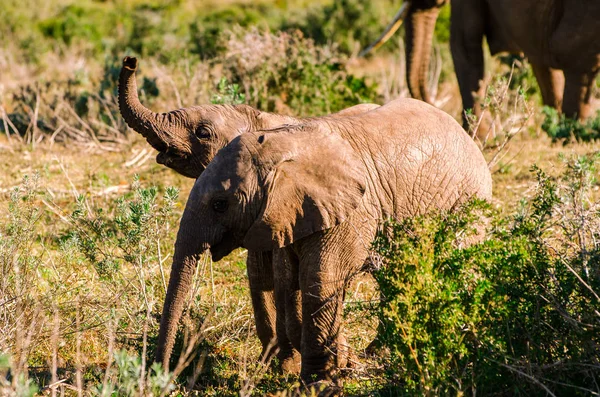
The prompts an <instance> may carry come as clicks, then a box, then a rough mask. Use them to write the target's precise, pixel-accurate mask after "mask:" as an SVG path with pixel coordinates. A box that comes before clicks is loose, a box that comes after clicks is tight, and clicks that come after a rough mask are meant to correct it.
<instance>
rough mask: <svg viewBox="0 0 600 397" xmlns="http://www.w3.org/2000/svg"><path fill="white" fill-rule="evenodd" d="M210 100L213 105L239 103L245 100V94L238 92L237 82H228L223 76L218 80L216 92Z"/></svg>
mask: <svg viewBox="0 0 600 397" xmlns="http://www.w3.org/2000/svg"><path fill="white" fill-rule="evenodd" d="M210 102H211V103H212V104H214V105H241V104H243V103H245V102H246V96H245V95H244V94H242V93H241V92H240V86H239V85H238V84H229V82H228V81H227V79H226V78H225V77H222V78H221V80H219V85H218V86H217V93H215V94H214V95H213V97H212V98H211V100H210Z"/></svg>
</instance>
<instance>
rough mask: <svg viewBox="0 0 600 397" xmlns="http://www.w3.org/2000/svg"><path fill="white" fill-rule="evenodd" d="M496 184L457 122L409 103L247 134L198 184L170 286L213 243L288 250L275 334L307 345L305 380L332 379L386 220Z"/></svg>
mask: <svg viewBox="0 0 600 397" xmlns="http://www.w3.org/2000/svg"><path fill="white" fill-rule="evenodd" d="M491 192H492V180H491V175H490V172H489V170H488V167H487V164H486V162H485V160H484V158H483V156H482V154H481V152H480V151H479V149H478V148H477V146H476V144H475V143H474V142H473V141H472V140H471V139H470V137H469V136H468V135H467V134H466V133H465V131H464V130H463V129H462V128H461V126H460V125H458V123H456V121H455V120H454V119H452V118H451V117H450V116H449V115H447V114H445V113H444V112H442V111H440V110H438V109H436V108H434V107H432V106H430V105H428V104H426V103H425V102H421V101H416V100H413V99H399V100H396V101H393V102H390V103H388V104H387V105H384V106H382V107H379V108H377V109H374V110H371V111H369V112H366V113H363V114H359V115H355V116H348V117H337V118H333V117H332V118H322V119H317V120H310V121H307V122H305V123H301V124H298V125H295V126H282V127H280V128H277V129H272V130H264V131H255V132H249V133H246V134H242V135H240V136H238V137H236V138H235V139H234V140H233V141H231V143H229V144H228V145H227V146H226V147H225V148H224V149H223V150H221V151H220V152H219V153H217V155H216V156H215V158H214V159H213V161H212V162H211V163H210V164H209V165H208V167H207V168H206V170H205V171H204V172H203V173H202V175H201V176H200V177H199V178H198V179H197V180H196V183H195V184H194V187H193V189H192V191H191V193H190V196H189V198H188V201H187V205H186V208H185V211H184V214H183V217H182V219H181V223H180V229H179V232H178V234H177V241H176V243H175V253H174V258H173V270H172V273H171V280H170V283H169V290H170V291H172V292H174V293H175V294H176V298H175V299H183V297H184V296H186V295H187V294H188V293H189V280H191V278H192V276H193V274H194V270H195V258H196V257H197V256H198V255H199V254H201V253H202V252H204V251H205V250H210V252H211V254H212V258H213V260H215V261H218V260H219V259H221V258H223V257H224V256H225V255H227V254H229V253H230V252H231V251H232V250H233V249H235V248H237V247H240V246H242V247H246V248H247V249H248V250H253V251H255V252H269V251H270V250H274V249H283V252H284V253H285V255H286V256H287V257H288V259H289V261H288V262H284V263H287V266H284V267H281V268H275V269H274V271H275V275H276V277H277V280H278V282H277V283H276V284H275V293H276V296H277V297H278V300H279V299H282V300H283V302H282V303H281V304H284V305H286V310H285V314H286V319H285V327H278V328H277V335H278V338H281V339H287V340H289V341H291V343H292V344H293V345H294V346H295V347H296V348H297V349H298V350H299V351H300V352H301V359H302V363H301V377H302V379H303V380H304V381H305V382H307V383H310V382H313V381H319V380H329V379H331V378H333V377H334V374H335V370H336V368H337V367H338V366H339V360H340V358H342V359H343V356H344V355H345V353H346V350H347V349H346V347H345V346H344V345H343V341H341V340H340V337H339V336H340V333H339V331H340V326H341V318H342V304H343V298H344V287H345V285H346V283H347V281H348V280H349V279H350V277H351V276H352V275H353V274H355V273H356V272H357V271H358V270H359V269H360V267H361V266H362V265H363V263H364V262H365V260H366V259H367V258H368V255H369V246H370V243H371V241H372V240H373V238H374V236H375V233H376V231H377V228H378V227H379V226H380V225H381V221H382V220H383V219H387V218H389V217H394V218H396V219H403V218H406V217H410V216H415V215H418V214H424V213H428V212H431V211H437V210H443V209H451V208H454V207H456V206H458V205H460V204H461V203H464V202H465V201H467V200H468V199H469V198H471V197H474V196H476V197H480V198H483V199H489V198H490V197H491ZM298 305H301V312H300V313H301V315H300V316H298V315H296V314H295V313H297V311H296V308H297V307H298ZM166 310H168V308H166ZM164 315H165V313H163V318H164ZM178 315H179V313H173V317H174V318H178ZM298 317H300V318H298ZM164 325H165V324H161V333H162V332H163V329H162V327H163V326H164ZM340 356H341V357H340Z"/></svg>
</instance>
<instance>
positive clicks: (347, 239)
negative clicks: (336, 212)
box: [294, 216, 375, 383]
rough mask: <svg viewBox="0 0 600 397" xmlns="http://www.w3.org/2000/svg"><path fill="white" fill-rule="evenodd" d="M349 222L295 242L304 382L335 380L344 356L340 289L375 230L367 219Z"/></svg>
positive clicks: (365, 252) (357, 266)
mask: <svg viewBox="0 0 600 397" xmlns="http://www.w3.org/2000/svg"><path fill="white" fill-rule="evenodd" d="M360 219H364V216H363V217H361V218H360ZM363 222H364V221H363ZM353 223H354V222H345V223H343V224H340V225H338V226H336V227H334V228H332V229H328V230H326V231H323V232H319V233H315V234H313V235H311V236H309V237H307V238H305V239H303V240H302V241H301V242H300V243H298V244H295V245H294V251H295V252H296V254H297V255H298V259H299V281H300V289H301V291H302V341H301V355H302V369H301V372H300V376H301V378H302V380H303V381H305V382H307V383H311V382H315V381H321V380H331V379H333V376H334V374H335V371H336V369H337V368H338V367H339V366H344V365H345V363H346V361H347V356H348V346H347V344H346V341H345V339H344V338H343V336H342V334H341V328H342V309H343V301H344V289H345V287H346V284H347V281H348V279H349V277H350V275H352V274H353V273H354V272H356V271H358V270H359V269H360V268H361V266H362V265H363V263H364V261H365V259H366V258H367V256H368V250H369V243H370V241H372V238H373V236H374V234H375V227H374V226H373V225H370V223H369V222H364V223H363V224H362V225H361V226H358V227H355V226H356V225H353ZM372 226H373V227H372ZM359 229H360V230H359Z"/></svg>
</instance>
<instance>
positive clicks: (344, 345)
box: [336, 335, 362, 369]
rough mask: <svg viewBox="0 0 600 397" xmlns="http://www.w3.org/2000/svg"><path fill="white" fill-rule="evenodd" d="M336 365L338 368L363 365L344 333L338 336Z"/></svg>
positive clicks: (352, 367)
mask: <svg viewBox="0 0 600 397" xmlns="http://www.w3.org/2000/svg"><path fill="white" fill-rule="evenodd" d="M336 365H337V367H338V368H351V369H357V368H361V367H362V363H361V362H360V360H359V358H358V356H357V355H356V353H355V352H354V351H353V350H352V348H351V347H350V345H349V344H348V341H347V340H346V337H345V336H343V335H340V336H339V337H338V346H337V359H336Z"/></svg>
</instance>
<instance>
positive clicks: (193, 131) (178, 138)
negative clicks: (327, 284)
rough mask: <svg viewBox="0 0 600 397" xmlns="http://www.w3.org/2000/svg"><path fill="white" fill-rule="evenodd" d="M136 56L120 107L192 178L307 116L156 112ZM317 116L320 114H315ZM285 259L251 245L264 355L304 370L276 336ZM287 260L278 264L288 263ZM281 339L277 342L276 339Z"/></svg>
mask: <svg viewBox="0 0 600 397" xmlns="http://www.w3.org/2000/svg"><path fill="white" fill-rule="evenodd" d="M137 67H138V63H137V59H135V58H131V57H126V58H125V59H124V60H123V67H122V69H121V74H120V78H119V108H120V111H121V114H122V116H123V118H124V119H125V121H126V122H127V124H128V125H129V126H130V127H131V128H132V129H134V130H135V131H137V132H139V133H140V134H142V135H143V136H144V137H145V138H146V140H147V141H148V143H150V145H151V146H152V147H154V148H155V149H156V150H158V152H159V153H158V155H157V157H156V161H157V162H158V163H160V164H164V165H165V166H167V167H169V168H171V169H173V170H175V171H176V172H178V173H180V174H182V175H184V176H186V177H189V178H194V179H196V178H198V177H199V176H200V175H201V174H202V172H203V171H204V169H205V168H206V167H207V166H208V164H209V163H210V162H211V161H212V159H213V157H214V156H215V155H216V153H217V152H218V151H219V150H221V149H222V148H223V147H224V146H225V145H227V144H228V143H229V142H230V141H231V140H233V139H234V138H236V137H237V136H239V135H240V134H243V133H247V132H250V131H256V130H261V129H269V128H275V127H278V126H281V125H284V124H286V125H294V124H300V123H303V122H306V121H307V120H308V119H299V118H295V117H289V116H282V115H278V114H273V113H267V112H261V111H258V110H256V109H254V108H251V107H249V106H245V105H238V106H229V105H204V106H193V107H190V108H185V109H178V110H174V111H171V112H168V113H155V112H153V111H151V110H150V109H148V108H146V107H145V106H143V105H142V104H141V103H140V101H139V98H138V94H137V84H136V80H135V73H136V70H137ZM378 106H379V105H375V104H361V105H356V106H353V107H351V108H348V109H345V110H342V111H341V112H338V113H335V114H334V115H332V116H333V117H334V118H335V117H347V116H349V115H354V114H360V113H364V112H366V111H369V110H371V109H374V108H377V107H378ZM314 120H316V119H314ZM284 260H285V256H284V255H283V254H282V253H281V252H258V251H254V250H248V260H247V270H248V279H249V283H250V293H251V297H252V305H253V309H254V317H255V322H256V330H257V334H258V337H259V339H260V341H261V343H262V346H263V355H269V354H271V353H273V352H275V351H279V359H280V362H281V364H282V366H283V368H284V369H285V370H288V371H290V372H296V371H298V370H299V357H298V352H297V351H296V350H295V349H294V348H293V346H292V344H291V342H290V341H289V340H287V339H285V334H281V335H282V337H281V338H280V339H279V340H275V337H276V327H277V326H279V327H284V324H283V323H282V318H285V315H284V314H283V310H284V308H279V312H280V315H279V324H277V321H278V319H277V313H276V311H277V308H276V303H275V295H274V281H273V275H274V273H273V264H274V263H275V264H276V265H277V264H279V263H280V262H281V261H284ZM286 266H287V265H286V264H281V265H279V266H277V267H278V268H282V267H286ZM172 284H176V285H178V286H179V287H181V288H187V287H189V286H190V284H191V279H186V278H185V275H183V274H180V273H179V272H177V271H172V272H171V282H170V284H169V285H172ZM173 293H174V292H173V288H172V287H169V290H168V291H167V296H166V299H165V310H164V311H163V316H162V320H161V334H160V338H161V339H160V340H159V344H158V351H157V357H156V359H157V360H158V361H161V362H163V364H164V365H165V367H166V366H168V357H169V356H170V352H171V349H172V346H173V342H174V338H175V332H176V327H177V321H178V319H179V316H180V315H181V311H182V310H183V302H182V301H177V302H175V301H174V300H173V299H172V298H173ZM274 341H275V342H276V343H273V342H274Z"/></svg>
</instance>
